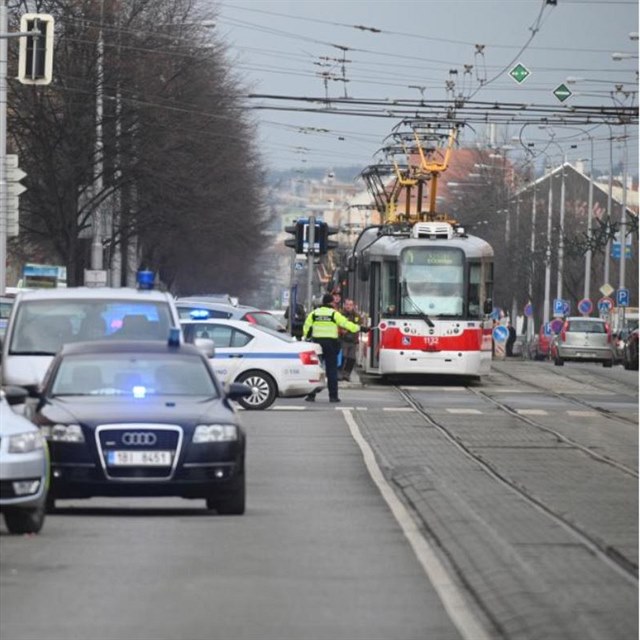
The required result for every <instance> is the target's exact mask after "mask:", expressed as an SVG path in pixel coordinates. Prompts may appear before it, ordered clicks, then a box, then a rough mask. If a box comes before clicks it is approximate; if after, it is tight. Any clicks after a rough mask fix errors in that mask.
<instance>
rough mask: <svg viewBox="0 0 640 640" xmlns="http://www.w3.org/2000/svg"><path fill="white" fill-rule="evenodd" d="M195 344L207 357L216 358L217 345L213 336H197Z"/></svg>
mask: <svg viewBox="0 0 640 640" xmlns="http://www.w3.org/2000/svg"><path fill="white" fill-rule="evenodd" d="M193 345H194V346H195V347H197V348H198V349H200V351H202V353H204V355H205V356H207V358H214V357H215V355H216V345H215V342H214V341H213V340H212V339H211V338H196V339H195V340H194V341H193Z"/></svg>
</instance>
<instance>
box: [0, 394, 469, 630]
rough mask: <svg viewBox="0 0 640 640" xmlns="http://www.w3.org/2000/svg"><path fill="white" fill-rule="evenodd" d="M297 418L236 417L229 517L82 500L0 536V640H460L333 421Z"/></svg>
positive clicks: (180, 505) (338, 421)
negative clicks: (240, 439) (241, 431)
mask: <svg viewBox="0 0 640 640" xmlns="http://www.w3.org/2000/svg"><path fill="white" fill-rule="evenodd" d="M318 404H320V403H318ZM302 415H303V414H302V413H296V412H290V413H284V412H275V411H272V412H263V413H253V412H246V413H244V414H243V417H244V419H245V420H244V422H245V424H246V426H247V429H248V442H249V447H248V470H249V476H248V510H247V513H246V514H245V515H244V516H242V517H219V516H215V515H208V514H207V513H206V512H205V510H204V503H203V502H200V501H197V502H189V501H183V500H172V499H151V500H149V499H144V500H137V501H136V500H130V499H128V500H115V501H114V500H104V499H92V500H90V501H66V502H65V501H60V505H61V506H62V507H63V508H62V509H60V510H59V512H58V513H56V514H53V515H50V516H48V518H47V521H46V523H45V527H44V529H43V531H42V533H41V534H40V535H38V536H31V537H17V538H16V537H11V536H8V535H6V530H5V529H2V531H1V532H0V545H1V557H2V563H1V565H0V591H1V593H0V637H1V638H2V640H19V639H22V640H27V639H28V640H36V639H39V638H47V639H48V640H54V639H58V638H59V639H61V640H70V639H75V638H78V639H83V640H84V639H86V638H92V639H94V640H98V639H105V640H106V639H109V640H110V639H123V640H124V639H141V640H142V639H144V640H147V639H149V640H151V639H154V640H160V639H163V638H166V639H167V640H178V639H184V640H199V639H202V640H204V639H207V640H210V639H214V638H220V639H241V638H256V639H261V640H268V639H273V640H286V639H291V640H296V639H298V640H302V639H306V638H308V639H317V640H321V639H324V638H333V639H336V640H337V639H340V638H343V639H345V640H346V639H356V638H362V639H363V640H364V639H367V640H371V639H374V638H380V639H386V638H394V639H402V638H406V639H417V638H438V639H443V640H445V639H449V638H450V639H452V640H453V639H456V638H459V637H460V636H459V634H458V632H457V631H456V629H455V627H454V626H453V624H452V623H451V621H450V620H449V618H448V616H447V615H446V613H445V611H444V609H443V606H442V604H441V602H440V600H439V598H438V596H437V594H436V592H435V591H434V589H433V587H432V586H431V585H430V583H429V581H428V580H427V578H426V576H425V573H424V571H423V570H422V568H421V567H420V565H419V564H418V563H417V562H416V560H415V556H414V554H413V552H412V550H411V548H410V547H409V545H408V543H407V541H406V539H405V537H404V535H403V533H402V531H401V530H400V527H399V526H398V524H397V522H396V521H395V519H394V518H393V516H392V514H391V512H390V511H389V509H388V508H387V506H386V504H385V503H384V501H383V500H382V498H381V496H380V494H379V492H378V490H377V489H376V487H375V486H374V485H373V483H372V481H371V479H370V477H369V475H368V473H367V471H366V469H365V466H364V463H363V461H362V456H361V453H360V450H359V449H358V447H357V445H356V444H355V443H354V441H353V439H352V438H351V436H350V435H349V431H348V428H347V426H346V424H345V421H344V419H343V418H342V414H341V413H339V412H335V411H332V412H328V411H317V412H309V413H307V414H304V418H305V419H304V420H302V419H301V417H302Z"/></svg>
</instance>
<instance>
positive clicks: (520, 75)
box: [509, 62, 531, 84]
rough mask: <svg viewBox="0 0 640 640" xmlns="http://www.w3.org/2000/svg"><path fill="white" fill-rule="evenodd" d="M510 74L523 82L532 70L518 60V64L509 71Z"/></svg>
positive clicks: (519, 82) (517, 80)
mask: <svg viewBox="0 0 640 640" xmlns="http://www.w3.org/2000/svg"><path fill="white" fill-rule="evenodd" d="M509 75H510V76H511V77H512V78H513V79H514V80H515V81H516V82H517V83H518V84H521V83H522V82H524V81H525V80H526V79H527V78H528V77H529V76H530V75H531V72H530V71H529V69H527V67H525V66H524V65H523V64H521V63H520V62H518V64H517V65H516V66H515V67H513V69H511V71H509Z"/></svg>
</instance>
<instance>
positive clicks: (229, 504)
mask: <svg viewBox="0 0 640 640" xmlns="http://www.w3.org/2000/svg"><path fill="white" fill-rule="evenodd" d="M245 506H246V483H245V476H244V473H243V474H241V475H240V476H238V478H237V479H236V481H235V482H234V484H233V487H232V488H231V489H227V490H226V491H225V492H224V493H223V494H221V495H219V496H214V497H212V498H207V509H215V510H216V511H217V512H218V514H219V515H221V516H241V515H242V514H243V513H244V511H245Z"/></svg>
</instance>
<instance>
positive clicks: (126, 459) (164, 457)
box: [107, 451, 173, 467]
mask: <svg viewBox="0 0 640 640" xmlns="http://www.w3.org/2000/svg"><path fill="white" fill-rule="evenodd" d="M172 459H173V455H172V452H171V451H108V452H107V464H108V465H109V466H113V467H170V466H171V462H172Z"/></svg>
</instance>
